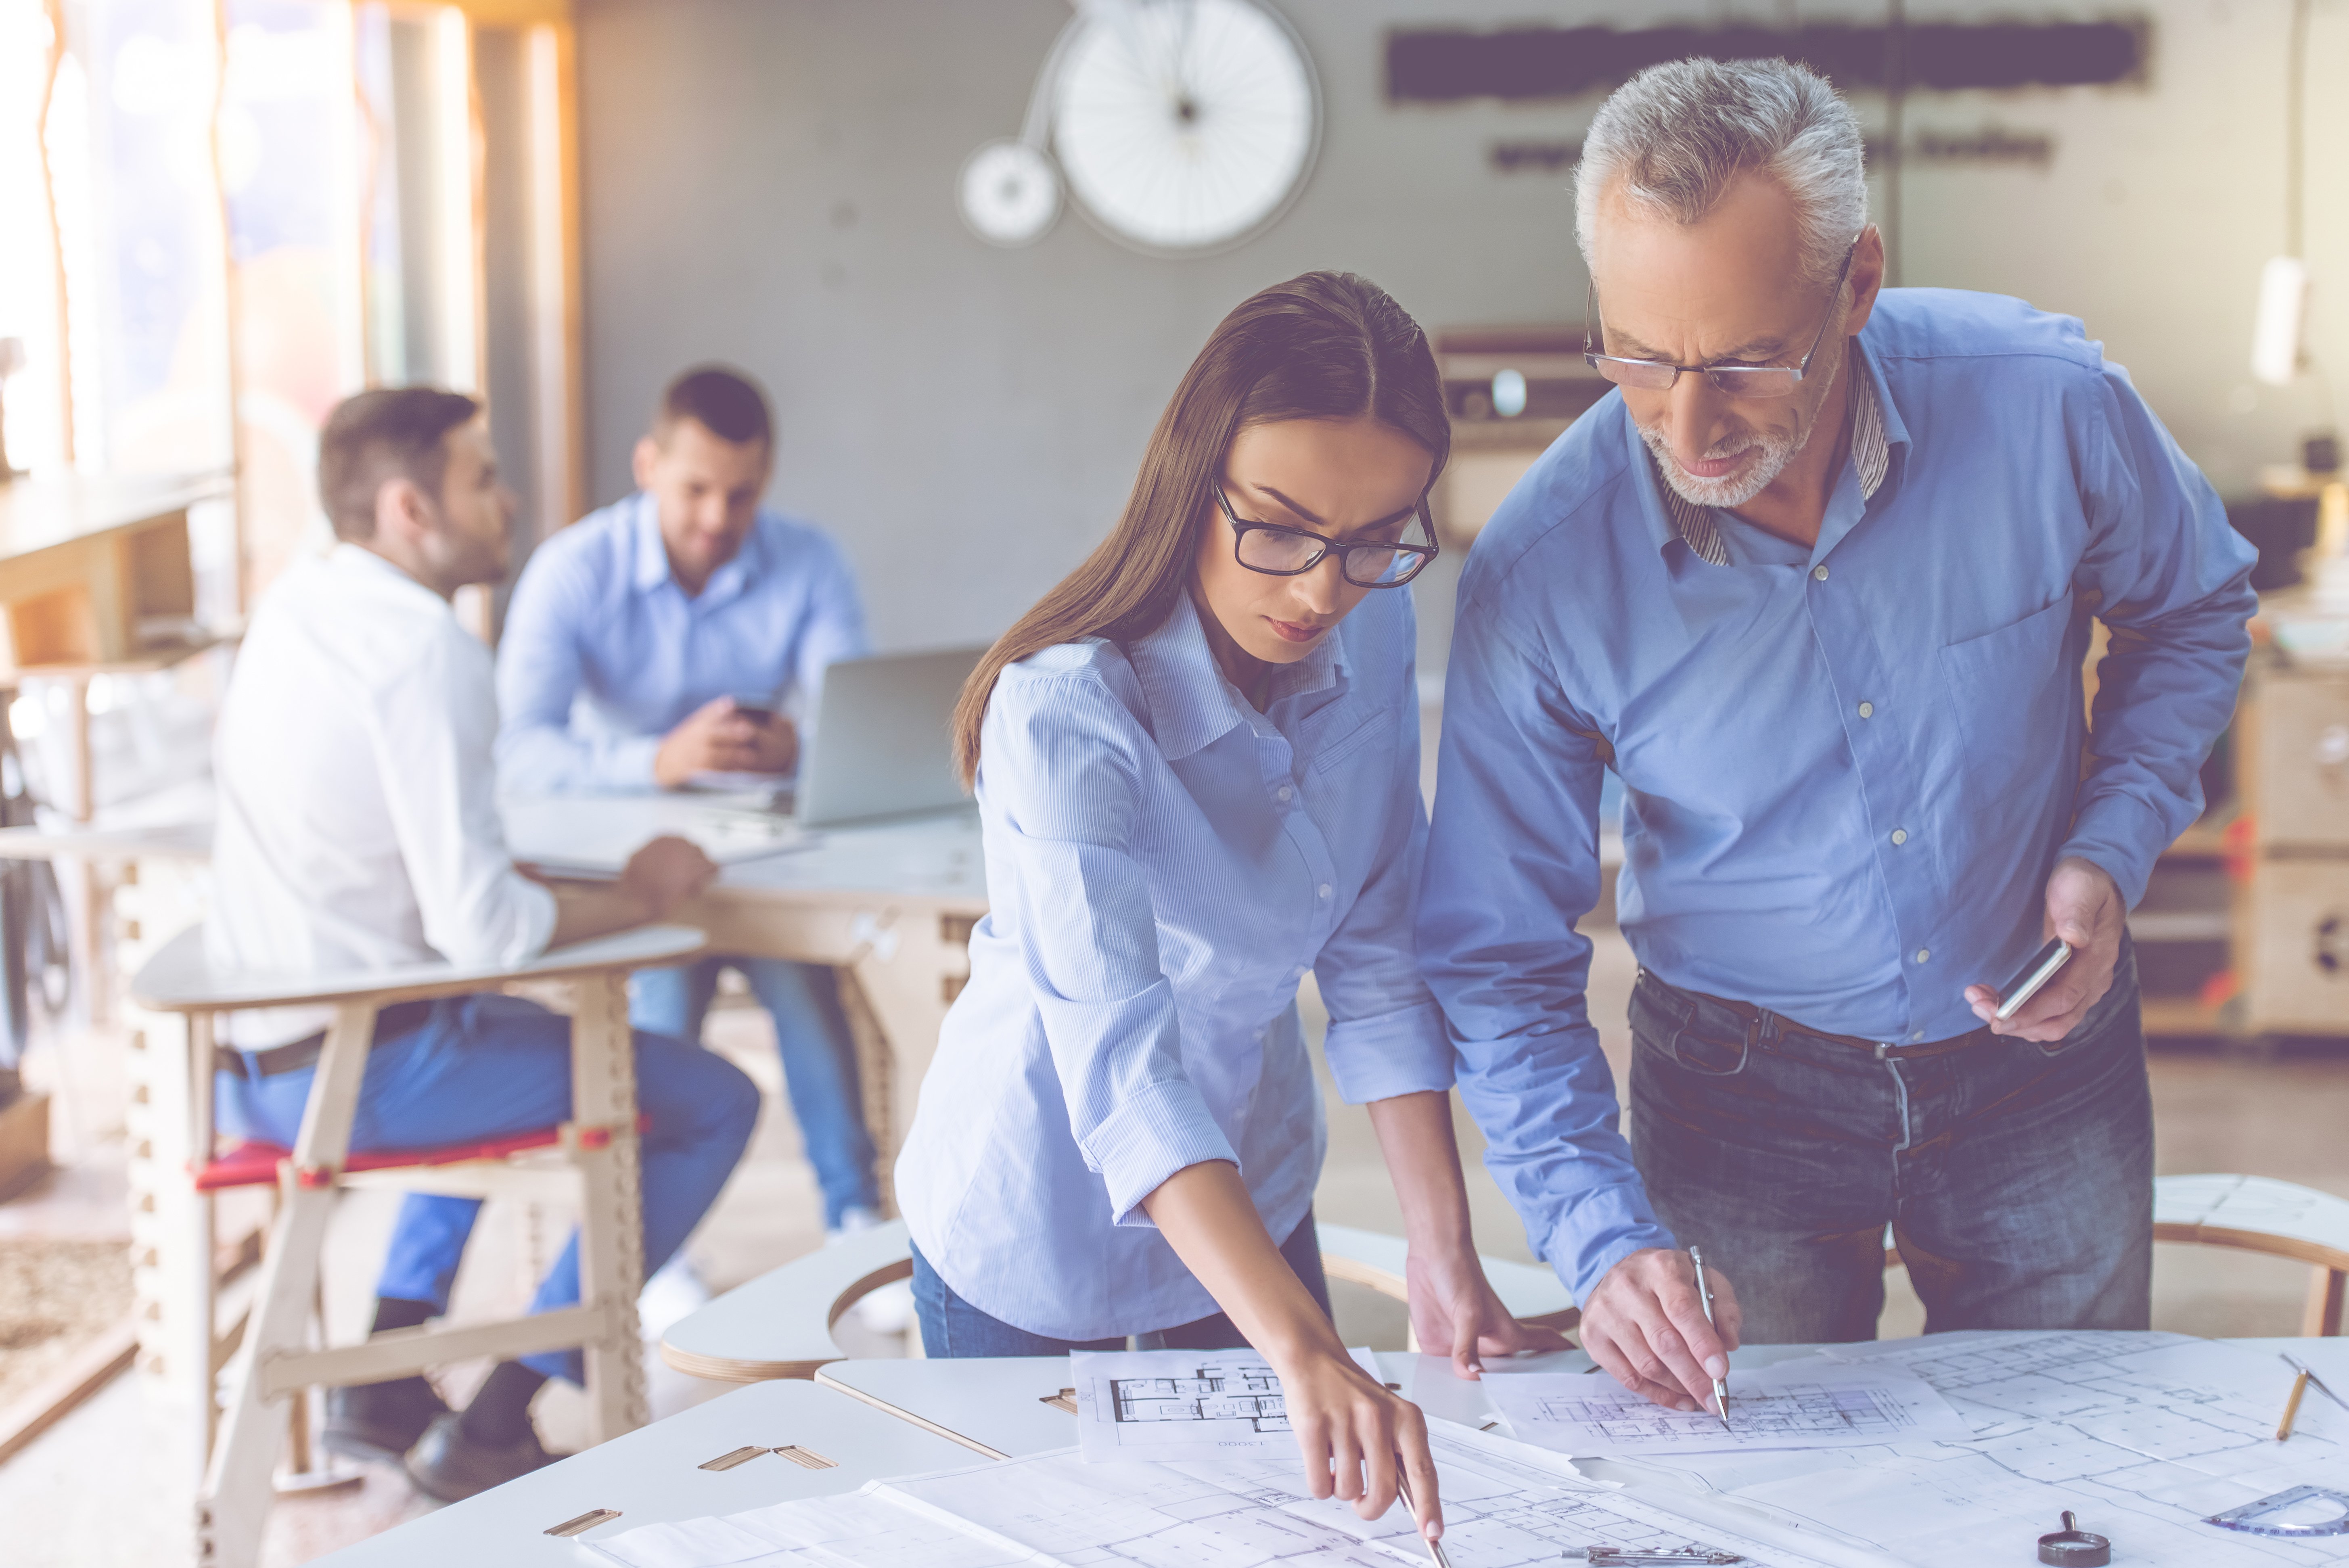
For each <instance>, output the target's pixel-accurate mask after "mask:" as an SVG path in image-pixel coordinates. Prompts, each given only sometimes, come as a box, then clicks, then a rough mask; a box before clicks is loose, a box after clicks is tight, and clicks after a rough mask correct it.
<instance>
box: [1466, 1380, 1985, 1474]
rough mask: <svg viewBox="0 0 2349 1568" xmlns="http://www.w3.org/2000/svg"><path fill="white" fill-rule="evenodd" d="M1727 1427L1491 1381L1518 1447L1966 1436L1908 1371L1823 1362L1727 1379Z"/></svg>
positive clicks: (1691, 1414)
mask: <svg viewBox="0 0 2349 1568" xmlns="http://www.w3.org/2000/svg"><path fill="white" fill-rule="evenodd" d="M1728 1381H1729V1409H1728V1419H1727V1421H1726V1422H1724V1421H1723V1419H1722V1418H1721V1417H1719V1416H1717V1415H1715V1414H1713V1412H1712V1411H1710V1410H1691V1411H1682V1410H1668V1409H1666V1408H1663V1407H1662V1406H1661V1405H1657V1404H1653V1403H1651V1401H1649V1400H1648V1399H1646V1398H1643V1397H1641V1396H1640V1395H1638V1394H1634V1393H1632V1392H1631V1391H1630V1389H1628V1388H1625V1387H1622V1386H1621V1385H1620V1384H1619V1383H1617V1382H1616V1381H1615V1380H1614V1379H1613V1378H1611V1377H1605V1376H1603V1375H1592V1374H1575V1373H1516V1374H1509V1373H1496V1374H1495V1375H1494V1376H1492V1377H1487V1378H1486V1379H1485V1392H1486V1394H1487V1395H1488V1396H1489V1397H1490V1398H1492V1401H1493V1408H1495V1410H1498V1411H1499V1412H1500V1413H1501V1415H1502V1416H1503V1417H1505V1418H1506V1419H1507V1420H1508V1423H1509V1429H1510V1430H1511V1431H1513V1432H1514V1433H1515V1434H1516V1436H1517V1437H1518V1438H1520V1439H1523V1440H1524V1441H1526V1442H1529V1443H1535V1444H1538V1445H1539V1446H1540V1447H1542V1448H1546V1449H1557V1451H1558V1452H1560V1453H1568V1454H1591V1455H1599V1454H1659V1453H1661V1454H1671V1453H1681V1454H1692V1453H1713V1452H1736V1451H1741V1450H1744V1449H1828V1448H1853V1447H1860V1446H1865V1445H1868V1444H1871V1443H1892V1442H1904V1441H1914V1440H1917V1439H1937V1438H1965V1437H1971V1435H1972V1429H1971V1427H1969V1426H1968V1425H1967V1424H1966V1421H1965V1419H1964V1418H1962V1417H1961V1416H1960V1415H1959V1414H1958V1412H1957V1411H1956V1410H1955V1409H1953V1408H1951V1405H1950V1402H1949V1401H1948V1400H1947V1399H1944V1398H1942V1397H1941V1396H1940V1394H1938V1393H1936V1392H1935V1391H1934V1389H1933V1386H1932V1385H1931V1384H1930V1383H1928V1382H1926V1381H1925V1380H1924V1379H1923V1378H1921V1377H1918V1376H1917V1375H1916V1374H1914V1373H1913V1372H1910V1371H1909V1370H1907V1369H1906V1368H1904V1367H1897V1366H1886V1365H1883V1364H1880V1363H1878V1364H1862V1365H1857V1366H1854V1365H1849V1364H1847V1363H1844V1362H1839V1361H1830V1360H1828V1359H1826V1357H1816V1356H1814V1357H1805V1358H1804V1359H1802V1360H1800V1361H1790V1362H1782V1363H1780V1364H1779V1365H1777V1366H1775V1367H1764V1368H1762V1369H1761V1370H1759V1371H1754V1372H1732V1373H1730V1375H1729V1379H1728Z"/></svg>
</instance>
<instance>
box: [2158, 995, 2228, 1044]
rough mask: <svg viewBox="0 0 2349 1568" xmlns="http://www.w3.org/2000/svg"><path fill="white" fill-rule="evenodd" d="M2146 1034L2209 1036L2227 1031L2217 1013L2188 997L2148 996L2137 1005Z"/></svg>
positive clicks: (2221, 1035)
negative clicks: (2143, 1021)
mask: <svg viewBox="0 0 2349 1568" xmlns="http://www.w3.org/2000/svg"><path fill="white" fill-rule="evenodd" d="M2138 1006H2139V1009H2140V1012H2141V1016H2143V1018H2144V1020H2145V1032H2146V1033H2147V1034H2148V1035H2210V1036H2215V1037H2224V1036H2226V1035H2227V1034H2228V1032H2229V1031H2228V1029H2227V1026H2226V1023H2225V1021H2224V1019H2223V1018H2222V1017H2221V1016H2220V1010H2219V1009H2218V1008H2216V1007H2206V1006H2203V1005H2202V1004H2201V1003H2200V1002H2198V1001H2196V1000H2194V999H2193V998H2191V997H2189V996H2147V997H2146V998H2145V999H2144V1001H2142V1002H2141V1003H2139V1004H2138Z"/></svg>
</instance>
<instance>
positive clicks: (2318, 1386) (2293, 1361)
mask: <svg viewBox="0 0 2349 1568" xmlns="http://www.w3.org/2000/svg"><path fill="white" fill-rule="evenodd" d="M2276 1354H2277V1355H2278V1356H2282V1357H2283V1364H2284V1365H2285V1366H2287V1367H2291V1368H2292V1370H2293V1371H2295V1372H2301V1373H2305V1374H2306V1375H2307V1377H2308V1386H2309V1387H2312V1388H2313V1389H2315V1390H2316V1391H2317V1392H2318V1393H2320V1394H2322V1395H2323V1396H2324V1397H2325V1398H2328V1399H2330V1400H2332V1401H2333V1403H2334V1404H2336V1405H2338V1406H2340V1407H2341V1408H2343V1409H2344V1410H2349V1399H2344V1398H2342V1397H2341V1396H2340V1395H2338V1394H2336V1393H2334V1392H2333V1390H2332V1389H2331V1388H2329V1387H2325V1383H2324V1379H2323V1378H2322V1377H2318V1376H2317V1375H2316V1369H2315V1368H2314V1367H2303V1366H2302V1365H2301V1363H2300V1358H2299V1357H2296V1356H2284V1354H2283V1352H2282V1351H2281V1350H2279V1351H2277V1352H2276Z"/></svg>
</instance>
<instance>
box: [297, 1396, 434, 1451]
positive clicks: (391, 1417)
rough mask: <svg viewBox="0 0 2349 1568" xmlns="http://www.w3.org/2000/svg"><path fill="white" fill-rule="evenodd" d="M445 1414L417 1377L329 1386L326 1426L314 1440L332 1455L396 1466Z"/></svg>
mask: <svg viewBox="0 0 2349 1568" xmlns="http://www.w3.org/2000/svg"><path fill="white" fill-rule="evenodd" d="M448 1413H449V1407H448V1405H447V1404H445V1403H444V1402H442V1400H441V1398H440V1395H438V1394H436V1393H434V1392H433V1391H432V1385H431V1384H429V1383H427V1382H426V1381H425V1380H424V1379H423V1378H421V1377H395V1378H393V1379H392V1380H391V1381H389V1382H388V1383H360V1384H357V1385H356V1386H354V1387H348V1388H329V1389H327V1390H326V1426H325V1427H324V1428H323V1429H321V1430H320V1431H319V1433H318V1440H319V1441H320V1442H322V1443H324V1444H325V1445H326V1448H327V1449H328V1451H329V1452H332V1453H338V1454H346V1455H348V1456H349V1457H350V1458H352V1459H355V1460H367V1461H368V1462H369V1463H372V1464H385V1465H396V1464H398V1463H399V1461H400V1459H401V1457H402V1456H403V1455H405V1454H406V1453H407V1452H408V1450H409V1449H412V1448H414V1447H415V1446H416V1439H419V1438H420V1437H422V1436H423V1435H424V1429H425V1428H427V1427H429V1426H430V1425H431V1424H432V1423H433V1421H435V1420H436V1419H438V1418H440V1417H442V1416H445V1415H447V1414H448Z"/></svg>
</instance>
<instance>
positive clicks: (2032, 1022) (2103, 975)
mask: <svg viewBox="0 0 2349 1568" xmlns="http://www.w3.org/2000/svg"><path fill="white" fill-rule="evenodd" d="M2127 924H2128V910H2127V907H2126V906H2125V905H2124V904H2123V903H2121V890H2120V886H2119V884H2118V883H2116V882H2114V881H2113V879H2112V877H2111V876H2110V875H2109V874H2107V873H2106V872H2105V871H2104V870H2103V869H2102V868H2100V867H2098V866H2096V865H2095V864H2094V863H2093V862H2091V861H2085V860H2082V859H2081V858H2080V857H2078V856H2077V855H2068V856H2066V857H2064V859H2063V860H2060V861H2056V862H2055V870H2054V872H2051V873H2050V874H2049V876H2048V878H2047V914H2046V923H2045V934H2046V935H2047V937H2048V939H2049V940H2050V941H2060V942H2062V943H2063V944H2064V945H2065V946H2066V947H2068V948H2070V949H2071V950H2072V955H2071V957H2070V958H2069V959H2068V960H2066V961H2064V963H2063V965H2061V967H2059V968H2057V969H2056V970H2055V971H2054V975H2052V976H2051V977H2050V978H2048V979H2047V980H2046V981H2045V982H2044V984H2043V985H2041V986H2040V987H2039V989H2038V991H2037V993H2036V994H2035V995H2033V996H2032V997H2031V998H2030V999H2029V1000H2028V1001H2026V1002H2024V1003H2023V1005H2022V1006H2019V1007H2016V1008H2014V1009H2013V1011H2012V1012H2011V1013H2010V1014H2009V1016H2005V1017H2001V1016H1999V1014H2000V1012H2001V1011H2002V1003H2003V1001H2004V996H2003V994H2002V993H2001V992H1998V991H1994V990H1992V989H1991V988H1990V987H1989V986H1988V985H1969V986H1967V987H1966V1001H1967V1003H1968V1004H1969V1005H1971V1006H1972V1008H1973V1010H1974V1016H1975V1017H1977V1018H1980V1019H1981V1020H1982V1022H1983V1023H1985V1024H1988V1025H1989V1026H1990V1027H1991V1032H1992V1034H1995V1035H2012V1036H2013V1037H2015V1038H2017V1039H2023V1040H2033V1041H2036V1042H2038V1043H2040V1044H2042V1045H2044V1044H2046V1043H2048V1042H2050V1041H2054V1040H2060V1039H2062V1038H2063V1037H2064V1036H2065V1035H2068V1034H2070V1033H2071V1032H2072V1031H2073V1030H2074V1029H2075V1028H2076V1027H2077V1026H2079V1023H2080V1020H2081V1019H2083V1018H2085V1017H2086V1016H2088V1009H2089V1008H2091V1007H2093V1006H2095V1005H2096V1004H2097V1003H2098V1002H2100V1001H2102V1000H2104V995H2105V993H2106V992H2107V991H2109V990H2111V989H2112V988H2113V971H2114V970H2115V969H2116V968H2117V967H2118V966H2119V965H2120V957H2121V933H2122V932H2123V931H2124V930H2126V929H2127ZM2043 952H2044V950H2043ZM2038 967H2039V965H2038V964H2036V963H2034V964H2033V965H2031V966H2029V968H2030V969H2031V970H2036V969H2037V968H2038ZM2028 977H2029V976H2028V974H2026V975H2018V976H2017V977H2016V979H2017V980H2027V979H2028ZM2013 985H2014V982H2012V981H2011V982H2009V986H2010V988H2012V987H2013Z"/></svg>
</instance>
